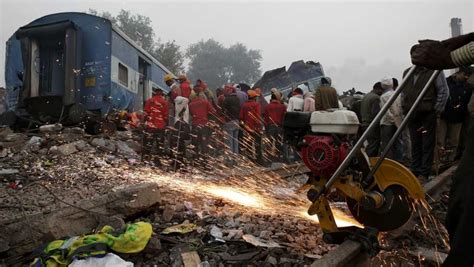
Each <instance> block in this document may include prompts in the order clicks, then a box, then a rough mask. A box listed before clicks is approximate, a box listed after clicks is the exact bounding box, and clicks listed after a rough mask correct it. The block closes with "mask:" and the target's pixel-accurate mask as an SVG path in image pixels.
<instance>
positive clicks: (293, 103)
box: [286, 87, 304, 111]
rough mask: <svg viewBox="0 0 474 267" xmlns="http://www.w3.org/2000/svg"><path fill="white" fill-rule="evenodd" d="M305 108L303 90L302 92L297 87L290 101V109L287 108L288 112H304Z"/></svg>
mask: <svg viewBox="0 0 474 267" xmlns="http://www.w3.org/2000/svg"><path fill="white" fill-rule="evenodd" d="M303 106H304V98H303V90H301V88H299V87H296V88H295V89H294V90H293V96H292V97H290V99H289V100H288V107H287V108H286V111H303Z"/></svg>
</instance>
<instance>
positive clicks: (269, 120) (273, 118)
mask: <svg viewBox="0 0 474 267" xmlns="http://www.w3.org/2000/svg"><path fill="white" fill-rule="evenodd" d="M285 112H286V106H285V105H284V104H282V103H281V102H280V101H278V100H272V101H271V102H270V104H268V105H267V107H266V108H265V112H264V114H263V118H264V119H265V125H266V126H268V125H277V126H281V125H282V123H283V116H285Z"/></svg>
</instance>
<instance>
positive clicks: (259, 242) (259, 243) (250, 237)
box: [242, 234, 281, 248]
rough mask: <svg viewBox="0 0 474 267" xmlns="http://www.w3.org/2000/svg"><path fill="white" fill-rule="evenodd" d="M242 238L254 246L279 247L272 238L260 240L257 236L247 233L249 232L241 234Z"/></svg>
mask: <svg viewBox="0 0 474 267" xmlns="http://www.w3.org/2000/svg"><path fill="white" fill-rule="evenodd" d="M242 238H243V239H244V240H245V241H246V242H248V243H250V244H252V245H254V246H256V247H266V248H279V247H281V246H280V245H279V244H278V243H276V242H275V241H273V240H262V239H260V238H258V237H255V236H253V235H249V234H247V235H243V236H242Z"/></svg>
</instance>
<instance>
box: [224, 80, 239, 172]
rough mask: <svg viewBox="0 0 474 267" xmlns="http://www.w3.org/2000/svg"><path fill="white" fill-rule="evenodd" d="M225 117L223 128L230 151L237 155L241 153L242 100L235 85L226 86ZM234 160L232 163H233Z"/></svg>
mask: <svg viewBox="0 0 474 267" xmlns="http://www.w3.org/2000/svg"><path fill="white" fill-rule="evenodd" d="M221 108H222V113H223V119H224V121H225V123H224V125H223V126H222V128H223V129H224V130H225V131H226V133H227V136H226V138H227V144H228V145H229V149H230V152H231V153H232V154H233V156H235V155H236V154H238V153H239V114H240V100H239V97H238V96H237V93H236V90H235V87H233V86H229V85H228V86H226V88H225V93H224V100H223V103H222V106H221ZM233 162H234V161H233V160H231V161H230V164H231V165H233Z"/></svg>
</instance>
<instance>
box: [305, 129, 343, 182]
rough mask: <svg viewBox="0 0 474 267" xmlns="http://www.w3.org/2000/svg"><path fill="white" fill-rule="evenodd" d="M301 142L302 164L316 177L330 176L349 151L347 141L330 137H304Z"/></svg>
mask: <svg viewBox="0 0 474 267" xmlns="http://www.w3.org/2000/svg"><path fill="white" fill-rule="evenodd" d="M303 142H304V143H305V144H306V145H305V146H303V147H302V148H301V156H302V158H303V162H304V163H305V165H306V166H307V167H308V168H309V169H310V170H311V171H312V172H313V173H314V174H315V175H317V176H325V177H328V176H331V175H332V174H333V173H334V171H336V169H337V167H339V165H340V164H341V163H342V161H343V160H344V158H345V157H346V156H347V154H348V153H349V151H350V145H349V142H348V141H341V140H340V139H339V138H337V137H334V136H330V135H306V136H304V137H303Z"/></svg>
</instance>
